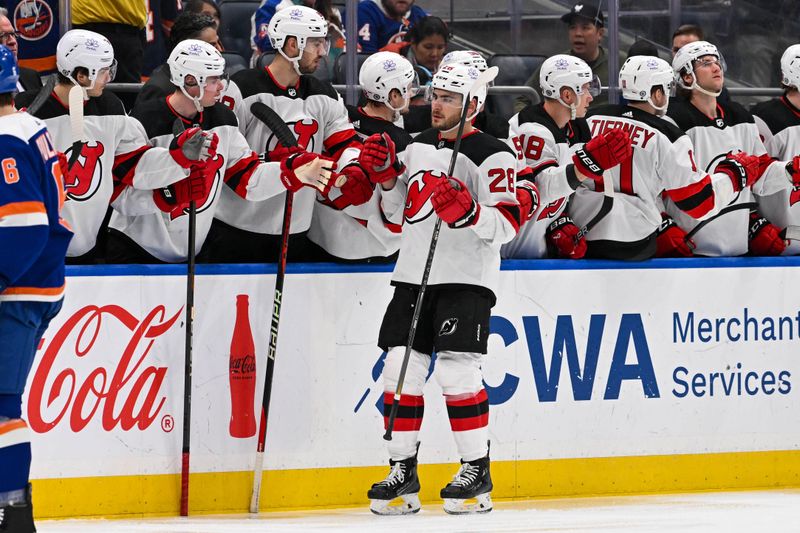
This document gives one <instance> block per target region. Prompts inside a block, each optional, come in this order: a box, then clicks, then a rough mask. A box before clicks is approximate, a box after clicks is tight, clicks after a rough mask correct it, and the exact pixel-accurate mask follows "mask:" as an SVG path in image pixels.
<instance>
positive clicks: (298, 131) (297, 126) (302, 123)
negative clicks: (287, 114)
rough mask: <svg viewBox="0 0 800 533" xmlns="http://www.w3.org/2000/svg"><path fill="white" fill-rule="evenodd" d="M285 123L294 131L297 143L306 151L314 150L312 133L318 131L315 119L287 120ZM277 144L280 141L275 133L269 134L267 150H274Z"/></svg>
mask: <svg viewBox="0 0 800 533" xmlns="http://www.w3.org/2000/svg"><path fill="white" fill-rule="evenodd" d="M286 125H287V126H289V129H290V130H292V131H293V132H294V134H295V137H297V144H298V145H300V146H301V147H302V148H304V149H305V150H306V151H308V152H314V135H315V134H316V133H317V132H318V131H319V123H318V122H317V121H316V120H314V119H313V118H306V119H303V120H298V121H297V122H288V123H287V124H286ZM278 144H280V141H279V140H278V138H277V137H276V136H275V134H274V133H272V134H270V136H269V138H268V139H267V152H269V151H271V150H274V149H275V147H276V146H277V145H278Z"/></svg>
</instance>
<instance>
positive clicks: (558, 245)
mask: <svg viewBox="0 0 800 533" xmlns="http://www.w3.org/2000/svg"><path fill="white" fill-rule="evenodd" d="M544 238H545V241H546V243H547V253H548V255H550V257H559V258H562V259H582V258H583V256H584V255H586V237H585V236H584V235H581V230H580V229H579V228H578V226H576V225H575V223H574V222H572V219H571V218H570V217H568V216H561V217H558V218H557V219H555V220H554V221H553V222H551V223H550V225H549V226H547V229H546V230H545V232H544Z"/></svg>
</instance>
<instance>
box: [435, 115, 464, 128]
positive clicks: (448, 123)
mask: <svg viewBox="0 0 800 533" xmlns="http://www.w3.org/2000/svg"><path fill="white" fill-rule="evenodd" d="M460 119H461V116H460V115H458V114H456V115H454V116H452V117H450V118H444V119H443V120H442V122H441V123H440V124H439V125H434V126H433V127H434V128H436V129H437V130H439V131H448V130H451V129H453V128H455V127H456V126H458V121H459V120H460Z"/></svg>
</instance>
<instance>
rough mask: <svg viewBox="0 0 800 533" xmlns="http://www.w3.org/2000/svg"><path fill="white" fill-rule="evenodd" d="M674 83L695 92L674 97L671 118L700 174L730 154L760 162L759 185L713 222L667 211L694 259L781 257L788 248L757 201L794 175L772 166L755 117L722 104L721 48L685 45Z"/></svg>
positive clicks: (675, 63) (702, 43)
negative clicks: (688, 143)
mask: <svg viewBox="0 0 800 533" xmlns="http://www.w3.org/2000/svg"><path fill="white" fill-rule="evenodd" d="M672 68H673V71H674V72H675V80H676V82H677V83H678V85H679V86H681V87H682V88H684V89H686V90H688V91H691V92H690V96H689V98H688V99H683V98H676V99H675V102H673V103H672V105H670V106H669V110H668V111H667V115H668V116H669V118H670V119H671V120H672V121H674V122H675V124H677V126H678V127H679V128H680V129H682V130H683V131H684V132H686V134H687V135H688V136H689V138H690V139H691V140H692V143H693V145H694V149H695V151H694V153H693V156H694V162H695V164H696V166H697V167H698V169H700V170H703V171H705V172H712V171H713V170H714V169H715V168H717V166H718V163H719V161H720V160H722V159H725V158H726V157H728V154H730V153H732V152H733V153H736V152H740V151H741V152H745V153H748V154H751V155H755V156H758V157H759V158H760V165H759V173H760V174H763V177H759V179H757V181H755V182H754V183H752V184H748V185H747V186H745V187H743V188H742V190H741V191H740V192H739V194H738V196H737V198H736V199H735V200H734V202H733V205H731V206H726V207H725V208H724V209H722V210H721V211H720V212H719V213H717V214H716V215H715V216H714V217H713V218H711V219H708V220H704V221H702V222H698V221H697V220H696V219H694V218H692V217H691V216H689V215H688V214H686V213H685V212H683V211H681V210H680V209H678V208H676V206H675V205H674V204H671V203H670V202H667V205H666V212H667V214H668V215H669V216H671V217H672V218H673V219H674V220H675V222H676V223H677V224H678V226H680V227H681V228H682V229H683V230H685V231H686V232H687V236H688V237H689V238H691V240H692V241H693V242H694V244H695V245H696V249H695V250H694V253H695V255H703V256H738V255H743V254H746V253H747V252H748V250H749V251H750V253H752V254H754V255H779V254H780V253H781V252H783V250H784V249H785V247H786V245H785V242H784V239H783V236H782V235H780V233H779V231H778V229H777V228H775V226H774V225H772V224H771V223H769V222H768V221H767V220H766V219H764V218H763V217H761V216H760V214H759V213H758V212H757V210H756V207H757V206H756V202H755V200H756V198H759V197H762V196H768V195H770V194H773V193H776V192H778V191H780V190H782V189H785V187H786V183H787V180H788V181H791V176H790V175H789V173H788V172H787V169H786V163H785V162H783V163H781V162H777V161H772V160H771V158H770V157H769V156H768V155H767V153H766V149H765V148H764V144H763V143H762V142H761V138H760V137H759V135H758V128H757V127H756V125H755V122H754V120H753V116H752V115H751V114H750V113H749V112H748V111H746V110H745V109H744V108H743V107H742V106H741V105H739V104H737V103H736V102H733V101H731V102H728V103H722V102H720V101H718V100H717V96H719V94H720V93H721V91H722V85H723V82H724V72H723V69H722V64H721V60H720V54H719V51H718V50H717V47H716V46H714V45H713V44H711V43H708V42H706V41H695V42H692V43H689V44H687V45H685V46H683V47H682V48H681V49H680V50H678V52H677V53H676V54H675V57H674V58H673V60H672Z"/></svg>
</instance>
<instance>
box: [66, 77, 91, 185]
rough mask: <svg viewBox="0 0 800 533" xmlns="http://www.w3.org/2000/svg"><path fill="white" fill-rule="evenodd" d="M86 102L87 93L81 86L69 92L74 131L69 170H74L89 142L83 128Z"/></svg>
mask: <svg viewBox="0 0 800 533" xmlns="http://www.w3.org/2000/svg"><path fill="white" fill-rule="evenodd" d="M84 100H86V91H85V90H84V88H83V87H81V86H80V85H73V86H72V88H71V89H70V90H69V97H68V100H67V101H68V102H69V125H70V129H71V130H72V153H71V154H69V161H67V168H68V169H70V170H71V169H72V165H74V164H75V161H77V160H78V156H80V155H81V151H82V150H83V145H84V144H86V142H87V141H88V139H87V137H86V132H85V130H84V128H83V102H84Z"/></svg>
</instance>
